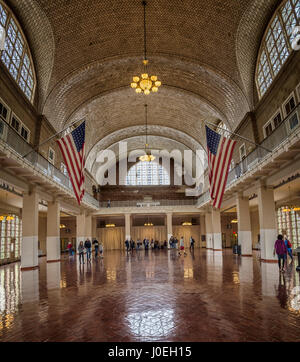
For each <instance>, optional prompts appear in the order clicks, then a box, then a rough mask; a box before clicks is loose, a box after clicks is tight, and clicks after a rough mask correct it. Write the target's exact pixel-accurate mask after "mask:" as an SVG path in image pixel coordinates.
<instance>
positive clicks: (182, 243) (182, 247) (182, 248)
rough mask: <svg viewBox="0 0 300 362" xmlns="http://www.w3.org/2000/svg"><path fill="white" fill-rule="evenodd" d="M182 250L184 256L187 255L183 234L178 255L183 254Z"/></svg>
mask: <svg viewBox="0 0 300 362" xmlns="http://www.w3.org/2000/svg"><path fill="white" fill-rule="evenodd" d="M181 251H183V254H184V256H185V255H186V252H185V251H184V238H183V236H182V237H181V238H180V250H179V252H178V255H179V256H180V255H181Z"/></svg>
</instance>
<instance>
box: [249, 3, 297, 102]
mask: <svg viewBox="0 0 300 362" xmlns="http://www.w3.org/2000/svg"><path fill="white" fill-rule="evenodd" d="M299 22H300V0H284V1H283V2H282V3H281V5H280V6H279V7H278V8H277V10H276V11H275V13H274V15H273V17H272V19H271V21H270V22H269V24H268V26H267V29H266V31H265V34H264V37H263V40H262V42H261V45H260V49H259V53H258V58H257V63H256V72H255V82H256V87H257V91H258V95H259V98H260V99H261V98H262V97H263V96H264V94H265V93H266V92H267V90H268V89H269V87H270V86H271V84H272V82H273V81H274V79H275V78H276V76H277V75H278V73H279V71H280V69H281V68H282V66H283V65H284V63H285V62H286V60H287V59H288V57H289V56H290V55H291V53H292V51H293V49H292V45H291V44H292V41H293V40H294V38H295V34H293V29H294V28H295V27H296V26H297V25H299Z"/></svg>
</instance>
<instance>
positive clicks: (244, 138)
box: [204, 121, 272, 153]
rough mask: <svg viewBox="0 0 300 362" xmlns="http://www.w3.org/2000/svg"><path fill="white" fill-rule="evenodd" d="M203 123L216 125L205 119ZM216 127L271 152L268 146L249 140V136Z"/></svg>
mask: <svg viewBox="0 0 300 362" xmlns="http://www.w3.org/2000/svg"><path fill="white" fill-rule="evenodd" d="M204 123H207V124H209V125H210V126H214V127H216V125H215V124H213V123H210V122H207V121H204ZM218 128H219V129H221V130H223V131H226V132H228V133H231V134H232V135H234V136H237V137H239V138H242V139H243V140H245V141H247V142H249V143H252V144H253V145H255V146H256V147H260V148H262V149H263V150H265V151H267V152H271V153H272V151H271V150H269V149H268V148H266V147H264V146H261V145H259V144H257V143H255V142H253V141H251V140H249V138H246V137H243V136H241V135H239V134H237V133H234V132H231V131H229V130H228V129H225V128H222V127H218Z"/></svg>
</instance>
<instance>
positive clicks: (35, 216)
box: [21, 192, 39, 270]
mask: <svg viewBox="0 0 300 362" xmlns="http://www.w3.org/2000/svg"><path fill="white" fill-rule="evenodd" d="M38 224H39V197H38V194H37V193H36V192H32V193H30V194H25V195H24V196H23V209H22V228H23V235H22V243H21V270H32V269H36V268H38V265H39V262H38V235H39V233H38Z"/></svg>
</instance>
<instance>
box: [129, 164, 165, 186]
mask: <svg viewBox="0 0 300 362" xmlns="http://www.w3.org/2000/svg"><path fill="white" fill-rule="evenodd" d="M125 185H126V186H162V185H164V186H166V185H167V186H169V185H170V175H169V174H168V172H167V170H166V169H165V168H164V167H163V166H161V165H160V164H158V163H157V162H153V161H152V162H147V161H139V162H137V163H136V164H135V165H133V166H132V167H130V169H129V170H128V172H127V175H126V182H125Z"/></svg>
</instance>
